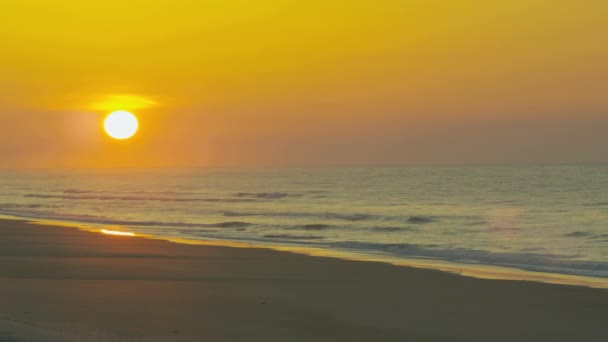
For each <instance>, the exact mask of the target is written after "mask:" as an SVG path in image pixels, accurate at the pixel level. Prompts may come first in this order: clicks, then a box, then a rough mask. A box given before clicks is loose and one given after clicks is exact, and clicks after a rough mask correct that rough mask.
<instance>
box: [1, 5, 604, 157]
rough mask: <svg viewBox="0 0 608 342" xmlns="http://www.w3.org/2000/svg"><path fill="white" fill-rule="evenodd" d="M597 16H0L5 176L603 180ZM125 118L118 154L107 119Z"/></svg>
mask: <svg viewBox="0 0 608 342" xmlns="http://www.w3.org/2000/svg"><path fill="white" fill-rule="evenodd" d="M607 17H608V1H605V0H582V1H581V0H578V1H574V0H552V1H548V0H544V1H541V0H504V1H503V0H497V1H487V0H450V1H447V0H441V1H440V0H373V1H372V0H366V1H363V0H307V1H295V0H255V1H244V0H241V1H239V0H233V1H225V0H215V1H205V0H195V1H179V0H156V1H142V0H131V1H124V0H104V1H97V0H91V1H80V0H78V1H77V0H53V1H51V0H3V1H2V2H1V3H0V42H1V44H0V168H30V167H32V168H113V167H218V166H219V167H223V166H320V165H400V164H470V163H484V164H485V163H577V162H608V153H606V146H608V44H606V32H608V21H607V20H606V18H607ZM114 110H129V111H131V112H133V113H134V114H136V116H137V117H138V119H139V121H140V131H139V132H138V134H137V135H136V136H135V137H134V138H132V139H129V140H126V141H117V140H113V139H111V138H109V137H108V136H107V135H106V134H104V132H103V129H102V122H103V119H104V117H105V116H106V115H107V114H108V113H110V112H111V111H114Z"/></svg>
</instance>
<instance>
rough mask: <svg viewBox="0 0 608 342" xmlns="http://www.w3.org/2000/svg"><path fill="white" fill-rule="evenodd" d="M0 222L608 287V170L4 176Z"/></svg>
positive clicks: (210, 171) (43, 173)
mask: <svg viewBox="0 0 608 342" xmlns="http://www.w3.org/2000/svg"><path fill="white" fill-rule="evenodd" d="M0 214H4V215H12V216H18V217H22V218H35V219H52V220H60V221H69V222H78V223H84V224H87V225H90V226H95V227H107V226H114V227H116V226H119V227H120V228H121V229H124V230H129V231H134V232H140V233H147V234H153V235H158V236H162V237H181V238H188V239H201V240H204V239H209V238H212V239H221V240H231V241H251V242H261V243H271V244H278V245H290V246H292V245H299V246H314V247H321V248H328V249H339V250H348V251H352V252H360V253H364V254H365V253H383V254H388V255H389V256H393V257H397V258H400V257H416V258H432V259H440V260H447V261H457V262H461V263H462V262H464V263H481V264H488V265H501V266H511V267H516V268H521V269H526V270H536V271H545V272H552V273H562V274H575V275H588V276H596V277H608V253H607V250H608V232H607V231H606V222H608V165H562V166H547V165H545V166H543V165H525V166H524V165H521V166H461V167H385V168H371V167H341V168H329V167H328V168H266V169H264V168H259V169H191V170H162V171H161V170H156V171H93V172H92V171H43V170H40V171H1V172H0Z"/></svg>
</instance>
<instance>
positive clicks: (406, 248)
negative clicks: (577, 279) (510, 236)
mask: <svg viewBox="0 0 608 342" xmlns="http://www.w3.org/2000/svg"><path fill="white" fill-rule="evenodd" d="M327 246H329V247H332V248H340V249H350V250H353V249H354V250H367V251H376V252H377V251H381V252H384V253H388V254H393V255H398V256H401V257H414V258H432V259H439V260H445V261H451V262H461V263H481V264H487V265H495V266H504V267H514V268H519V269H523V270H529V271H540V272H552V273H561V274H572V275H586V276H595V277H605V278H606V277H608V262H606V261H584V260H573V259H575V258H577V257H578V256H576V255H556V254H537V253H501V252H489V251H483V250H477V249H466V248H443V249H440V248H428V247H424V246H422V245H415V244H407V243H394V244H382V243H372V242H360V241H344V242H335V243H330V244H327Z"/></svg>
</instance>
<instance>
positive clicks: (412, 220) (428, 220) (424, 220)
mask: <svg viewBox="0 0 608 342" xmlns="http://www.w3.org/2000/svg"><path fill="white" fill-rule="evenodd" d="M435 221H436V219H434V218H430V217H426V216H410V217H408V218H407V222H409V223H418V224H425V223H431V222H435Z"/></svg>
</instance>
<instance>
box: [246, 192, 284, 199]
mask: <svg viewBox="0 0 608 342" xmlns="http://www.w3.org/2000/svg"><path fill="white" fill-rule="evenodd" d="M236 196H237V197H254V198H266V199H274V198H283V197H287V196H289V194H288V193H285V192H239V193H237V194H236ZM292 196H293V195H292Z"/></svg>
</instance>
